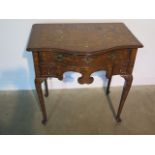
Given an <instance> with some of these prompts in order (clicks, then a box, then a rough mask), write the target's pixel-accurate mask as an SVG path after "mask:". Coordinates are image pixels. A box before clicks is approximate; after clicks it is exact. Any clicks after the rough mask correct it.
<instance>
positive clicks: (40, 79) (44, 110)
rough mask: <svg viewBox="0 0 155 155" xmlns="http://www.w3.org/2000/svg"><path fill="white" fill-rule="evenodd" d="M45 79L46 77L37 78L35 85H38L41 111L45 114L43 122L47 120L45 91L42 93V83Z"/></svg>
mask: <svg viewBox="0 0 155 155" xmlns="http://www.w3.org/2000/svg"><path fill="white" fill-rule="evenodd" d="M44 80H45V79H43V78H35V86H36V90H37V94H38V98H39V102H40V107H41V111H42V114H43V120H42V123H43V124H45V123H46V121H47V114H46V108H45V104H44V98H43V93H42V89H41V83H42V82H43V81H44Z"/></svg>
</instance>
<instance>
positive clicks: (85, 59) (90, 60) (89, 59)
mask: <svg viewBox="0 0 155 155" xmlns="http://www.w3.org/2000/svg"><path fill="white" fill-rule="evenodd" d="M92 61H93V59H92V58H90V57H86V58H84V62H85V63H86V64H89V63H91V62H92Z"/></svg>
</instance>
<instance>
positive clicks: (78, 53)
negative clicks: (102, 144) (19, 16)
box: [27, 23, 143, 123]
mask: <svg viewBox="0 0 155 155" xmlns="http://www.w3.org/2000/svg"><path fill="white" fill-rule="evenodd" d="M142 47H143V45H142V44H141V43H140V42H139V41H138V40H137V39H136V37H135V36H134V35H133V34H132V33H131V32H130V31H129V29H128V28H127V27H126V26H125V25H124V24H123V23H78V24H77V23H76V24H35V25H33V27H32V31H31V35H30V39H29V43H28V46H27V51H32V54H33V60H34V68H35V75H36V76H35V86H36V90H37V94H38V97H39V101H40V106H41V111H42V114H43V120H42V123H46V121H47V114H46V108H45V104H44V98H43V93H42V88H41V84H42V82H44V83H45V96H46V97H47V96H48V85H47V78H49V77H56V78H58V79H59V80H63V73H64V72H66V71H75V72H79V73H81V74H82V77H80V78H79V79H78V82H79V83H80V84H84V83H86V84H91V83H92V82H93V80H94V79H93V77H91V74H92V73H93V72H96V71H100V70H104V71H106V77H107V78H108V79H109V80H108V84H107V89H106V93H107V95H108V94H109V87H110V83H111V78H112V76H113V75H120V76H121V77H123V78H124V80H125V84H124V88H123V92H122V96H121V100H120V103H119V107H118V111H117V115H116V120H117V121H118V122H120V121H121V119H120V114H121V111H122V108H123V105H124V102H125V100H126V98H127V95H128V92H129V90H130V87H131V84H132V80H133V76H132V71H133V67H134V62H135V58H136V53H137V49H138V48H142ZM92 110H93V109H92Z"/></svg>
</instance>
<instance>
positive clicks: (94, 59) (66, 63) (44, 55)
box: [39, 49, 130, 76]
mask: <svg viewBox="0 0 155 155" xmlns="http://www.w3.org/2000/svg"><path fill="white" fill-rule="evenodd" d="M129 58H130V52H129V51H127V50H126V49H124V50H116V51H109V52H106V53H102V54H96V55H91V56H89V55H69V54H63V53H52V52H40V53H39V65H40V72H41V74H42V75H47V76H49V75H53V74H57V73H59V72H60V70H63V71H65V70H66V71H67V70H68V69H69V70H73V71H74V70H75V71H77V70H80V69H79V68H84V67H88V68H90V69H91V68H93V69H94V72H95V70H96V71H97V70H99V69H102V68H103V69H107V68H108V67H112V66H113V74H125V73H126V71H127V67H128V64H129ZM69 70H68V71H69Z"/></svg>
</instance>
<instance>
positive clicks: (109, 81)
mask: <svg viewBox="0 0 155 155" xmlns="http://www.w3.org/2000/svg"><path fill="white" fill-rule="evenodd" d="M111 79H112V76H111V77H110V78H108V85H107V89H106V94H107V95H108V94H109V93H110V91H109V90H110V84H111Z"/></svg>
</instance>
